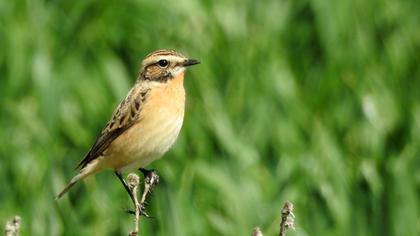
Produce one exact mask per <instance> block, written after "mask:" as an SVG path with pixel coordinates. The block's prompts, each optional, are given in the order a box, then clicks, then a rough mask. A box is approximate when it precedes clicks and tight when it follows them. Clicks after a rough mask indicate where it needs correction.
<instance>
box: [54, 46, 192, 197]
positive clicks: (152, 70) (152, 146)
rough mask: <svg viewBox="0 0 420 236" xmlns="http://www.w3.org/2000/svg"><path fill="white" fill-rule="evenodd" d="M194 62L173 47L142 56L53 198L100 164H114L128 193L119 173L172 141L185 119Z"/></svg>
mask: <svg viewBox="0 0 420 236" xmlns="http://www.w3.org/2000/svg"><path fill="white" fill-rule="evenodd" d="M199 63H200V62H199V61H198V60H195V59H188V58H186V57H185V56H184V55H182V54H181V53H178V52H176V51H174V50H158V51H155V52H153V53H151V54H149V55H147V56H146V58H145V59H144V60H143V62H142V63H141V68H140V74H139V76H138V79H137V81H136V82H135V84H134V86H133V88H132V89H131V90H130V91H129V93H128V95H127V96H126V97H125V98H124V100H123V101H122V102H121V103H120V104H119V105H118V107H117V108H116V109H115V111H114V114H113V115H112V118H111V119H110V121H109V122H108V123H107V124H106V126H105V128H104V129H103V130H102V132H101V133H100V134H99V136H98V137H97V139H96V141H95V143H94V144H93V146H92V147H91V149H90V151H89V152H88V153H87V154H86V156H85V158H84V159H83V160H82V161H81V162H80V163H79V165H78V169H79V173H78V174H77V175H76V176H74V177H73V178H72V179H71V181H70V183H69V184H68V185H67V186H66V187H65V188H64V189H63V190H62V191H61V192H60V193H59V194H58V195H57V199H58V198H60V197H62V196H63V195H64V194H65V193H66V192H67V191H68V190H69V189H70V188H71V187H72V186H73V185H74V184H75V183H77V182H78V181H80V180H82V179H84V178H85V177H87V176H89V175H92V174H95V173H97V172H99V171H102V170H105V169H113V170H114V172H115V174H116V175H117V176H118V178H119V179H120V181H121V182H122V183H123V185H124V187H125V189H126V190H127V191H128V192H129V193H130V191H129V188H128V186H127V183H126V182H125V180H124V178H123V177H122V172H123V171H129V170H134V169H138V168H144V167H146V166H147V165H148V164H149V163H151V162H153V161H154V160H156V159H158V158H160V157H162V155H163V154H165V153H166V152H167V151H168V149H169V148H170V147H171V146H172V145H173V144H174V142H175V140H176V139H177V137H178V134H179V132H180V130H181V126H182V123H183V120H184V106H185V90H184V84H183V82H184V73H185V70H186V68H187V67H188V66H192V65H195V64H199ZM130 197H132V196H131V195H130ZM132 200H133V199H132Z"/></svg>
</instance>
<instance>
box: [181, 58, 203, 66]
mask: <svg viewBox="0 0 420 236" xmlns="http://www.w3.org/2000/svg"><path fill="white" fill-rule="evenodd" d="M197 64H200V61H199V60H196V59H187V60H186V61H185V62H184V64H183V66H185V67H187V66H192V65H197Z"/></svg>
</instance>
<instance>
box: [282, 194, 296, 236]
mask: <svg viewBox="0 0 420 236" xmlns="http://www.w3.org/2000/svg"><path fill="white" fill-rule="evenodd" d="M294 221H295V215H294V214H293V204H292V203H291V202H286V203H285V204H284V206H283V208H282V209H281V223H280V233H279V236H285V235H286V232H287V230H288V229H294Z"/></svg>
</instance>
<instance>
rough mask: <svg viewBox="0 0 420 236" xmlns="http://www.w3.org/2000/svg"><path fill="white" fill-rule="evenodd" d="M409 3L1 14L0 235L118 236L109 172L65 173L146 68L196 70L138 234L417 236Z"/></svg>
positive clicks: (417, 24) (181, 3)
mask: <svg viewBox="0 0 420 236" xmlns="http://www.w3.org/2000/svg"><path fill="white" fill-rule="evenodd" d="M419 7H420V4H419V2H418V1H417V0H401V1H395V0H394V1H392V0H371V1H362V0H342V1H324V0H300V1H291V0H273V1H268V0H266V1H251V0H248V1H247V0H236V1H222V0H216V1H209V0H206V1H187V0H177V1H169V0H161V1H144V0H138V1H134V0H121V1H116V0H115V1H99V0H77V1H76V0H75V1H59V0H55V1H53V0H50V1H40V0H31V1H23V0H13V1H12V0H10V1H8V0H1V1H0V127H1V128H0V223H1V224H2V225H1V227H3V225H4V223H5V222H6V220H7V219H10V218H12V217H13V215H15V214H17V215H20V216H21V217H22V218H23V224H22V235H126V234H127V233H128V231H129V230H131V229H132V227H133V223H132V218H131V217H130V216H129V215H127V214H125V213H124V212H123V210H122V209H124V208H129V207H131V205H130V204H131V203H130V200H129V198H128V196H127V195H126V193H125V192H124V190H123V188H122V186H121V185H120V183H119V182H118V180H117V179H116V178H115V177H114V175H113V173H112V171H106V172H103V173H100V174H98V175H96V176H95V177H93V178H90V179H88V180H86V181H84V182H83V183H80V184H78V185H77V186H76V187H75V188H74V189H72V190H71V191H70V193H69V195H68V196H66V197H64V198H63V199H62V200H60V201H54V195H55V194H56V193H57V192H58V191H59V190H60V189H61V188H62V187H63V186H64V185H65V183H66V182H67V181H68V180H69V179H70V178H71V177H72V176H73V175H74V174H75V173H76V172H75V171H74V167H75V166H76V164H77V163H78V161H79V160H80V159H81V158H82V157H83V155H84V154H85V153H86V152H87V151H88V149H89V147H90V145H92V143H93V141H94V139H95V137H96V135H97V134H98V132H99V131H100V129H101V128H102V127H103V126H104V124H105V123H106V122H107V120H108V119H109V118H110V115H111V113H112V111H113V109H114V107H115V106H116V105H117V104H118V103H119V101H120V100H121V99H122V98H123V97H124V96H125V94H126V93H127V91H128V90H129V88H130V86H131V85H132V84H133V82H134V80H135V79H136V76H137V72H138V65H139V63H140V61H141V59H142V58H143V57H144V56H145V55H146V54H148V53H149V52H151V51H153V50H156V49H161V48H173V49H176V50H178V51H180V52H182V53H184V54H185V55H187V56H189V57H192V58H197V59H200V60H201V61H202V64H201V65H199V66H195V67H192V68H190V70H189V71H188V73H187V76H186V80H185V86H186V89H187V95H188V97H187V106H186V117H185V123H184V127H183V130H182V132H181V135H180V137H179V139H178V141H177V143H176V145H175V146H174V147H173V149H172V150H171V151H170V152H169V153H168V154H167V155H166V156H165V157H164V158H163V159H161V160H159V161H157V162H155V163H153V165H152V166H150V168H155V169H157V170H158V172H159V174H160V176H161V180H162V181H161V183H160V185H158V187H157V189H156V190H155V192H154V194H153V196H152V200H151V202H150V206H149V213H150V214H151V215H152V216H154V217H153V218H152V219H147V220H142V222H141V234H142V235H250V232H251V230H252V228H253V227H254V226H261V227H262V228H263V231H264V232H265V235H276V233H277V232H278V225H279V220H280V209H281V206H282V204H283V203H284V202H285V201H286V200H290V201H292V202H293V203H294V204H295V213H296V231H295V232H289V234H288V235H291V236H293V235H299V236H306V235H308V236H309V235H324V236H328V235H331V236H336V235H362V236H363V235H366V236H367V235H398V236H414V235H419V232H420V215H419V212H420V206H419V205H420V203H419V202H420V149H419V148H420V67H419V63H420V17H419V16H420V14H419Z"/></svg>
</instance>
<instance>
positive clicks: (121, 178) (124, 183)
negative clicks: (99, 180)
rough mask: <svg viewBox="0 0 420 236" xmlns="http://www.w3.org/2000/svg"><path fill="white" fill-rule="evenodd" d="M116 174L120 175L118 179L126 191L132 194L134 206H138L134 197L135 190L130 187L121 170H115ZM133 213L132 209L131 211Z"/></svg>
mask: <svg viewBox="0 0 420 236" xmlns="http://www.w3.org/2000/svg"><path fill="white" fill-rule="evenodd" d="M114 173H115V175H116V176H117V177H118V179H119V180H120V181H121V183H122V184H123V186H124V188H125V191H127V193H128V195H130V198H131V201H133V204H134V207H136V200H135V199H134V198H135V196H134V195H133V192H132V191H131V190H130V187H129V186H128V184H127V182H126V181H125V179H124V177H123V176H122V174H121V172H119V171H114ZM129 212H130V213H132V212H131V211H129Z"/></svg>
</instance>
